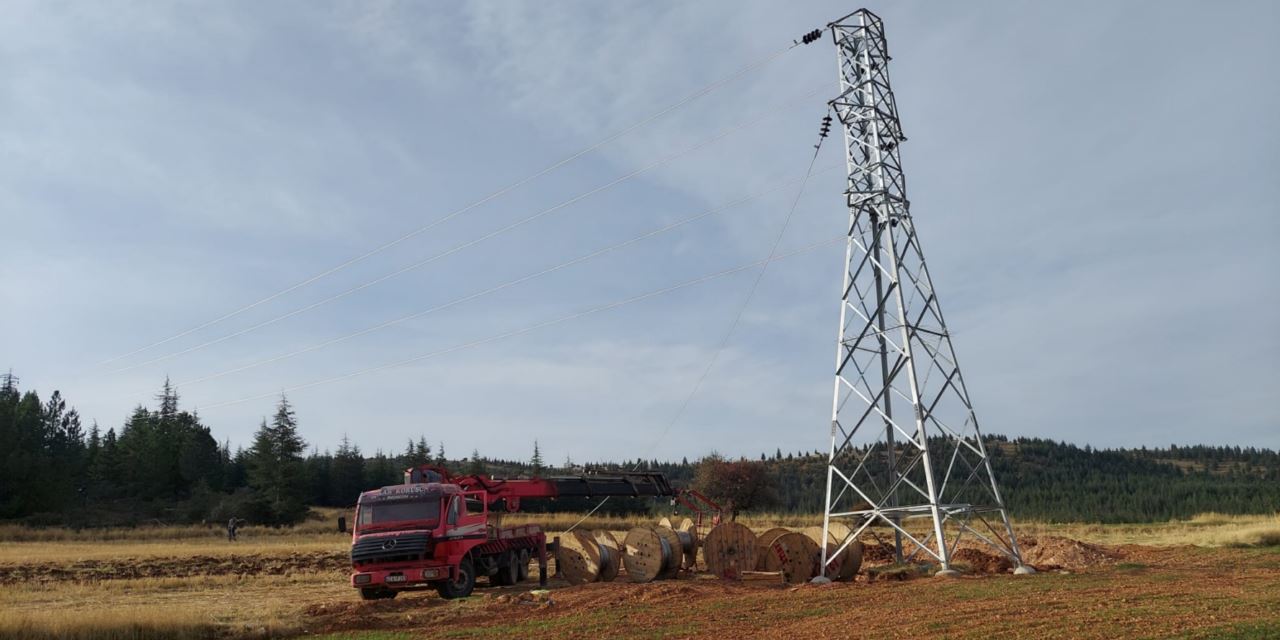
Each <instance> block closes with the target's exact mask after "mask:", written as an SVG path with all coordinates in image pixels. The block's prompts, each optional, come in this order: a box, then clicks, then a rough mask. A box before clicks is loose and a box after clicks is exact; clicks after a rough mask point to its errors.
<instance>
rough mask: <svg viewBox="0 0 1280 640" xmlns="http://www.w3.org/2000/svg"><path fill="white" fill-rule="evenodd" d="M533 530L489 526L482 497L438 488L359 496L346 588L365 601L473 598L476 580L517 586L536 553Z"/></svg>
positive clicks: (540, 541) (541, 541) (424, 485)
mask: <svg viewBox="0 0 1280 640" xmlns="http://www.w3.org/2000/svg"><path fill="white" fill-rule="evenodd" d="M539 545H545V536H543V535H542V532H541V531H540V530H538V528H537V527H528V526H526V527H516V528H509V529H498V528H496V527H492V526H490V523H489V507H488V501H487V500H486V495H485V492H484V491H483V490H475V491H468V490H465V489H463V488H462V487H460V486H458V485H456V484H451V483H443V482H420V483H414V484H403V485H393V486H389V487H383V488H381V489H376V490H373V491H366V492H364V493H362V494H360V498H359V501H358V502H357V504H356V514H355V526H354V528H353V530H352V539H351V565H352V575H351V586H353V587H355V588H357V589H359V590H360V596H361V597H362V598H364V599H366V600H372V599H380V598H394V597H395V596H396V594H397V593H399V592H400V591H407V590H417V589H430V588H434V589H436V590H437V591H439V593H440V595H441V596H443V597H445V598H460V597H466V596H468V595H470V594H471V591H472V589H473V588H474V587H475V582H476V577H477V575H479V576H488V577H489V581H490V583H491V584H515V583H516V582H518V581H519V580H521V579H523V578H524V577H525V576H526V575H527V571H528V564H529V559H530V557H531V553H532V552H533V550H535V549H537V548H538V546H539Z"/></svg>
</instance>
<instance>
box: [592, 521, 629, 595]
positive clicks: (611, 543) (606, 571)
mask: <svg viewBox="0 0 1280 640" xmlns="http://www.w3.org/2000/svg"><path fill="white" fill-rule="evenodd" d="M592 537H594V538H595V540H596V545H597V546H598V547H600V580H601V581H602V582H613V579H614V578H617V577H618V570H619V569H621V568H622V547H619V546H618V539H617V538H614V537H613V534H612V533H609V532H608V531H605V530H603V529H597V530H596V531H594V532H592Z"/></svg>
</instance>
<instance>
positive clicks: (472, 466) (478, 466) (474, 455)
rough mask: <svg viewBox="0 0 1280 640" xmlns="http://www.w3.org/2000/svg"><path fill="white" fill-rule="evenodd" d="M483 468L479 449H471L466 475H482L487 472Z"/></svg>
mask: <svg viewBox="0 0 1280 640" xmlns="http://www.w3.org/2000/svg"><path fill="white" fill-rule="evenodd" d="M487 472H488V470H487V469H485V465H484V459H483V458H481V457H480V450H479V449H472V450H471V459H470V460H468V461H467V475H472V476H482V475H485V473H487Z"/></svg>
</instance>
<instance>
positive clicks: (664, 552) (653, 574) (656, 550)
mask: <svg viewBox="0 0 1280 640" xmlns="http://www.w3.org/2000/svg"><path fill="white" fill-rule="evenodd" d="M664 531H665V532H666V534H665V535H664V534H663V532H664ZM622 546H623V549H624V554H623V557H622V563H623V564H624V565H625V566H626V567H627V579H628V580H630V581H632V582H651V581H653V580H656V579H658V578H674V577H675V576H676V574H677V573H678V572H679V571H680V558H681V556H682V553H681V550H680V539H679V537H677V536H676V534H675V532H674V531H672V530H671V529H664V528H662V527H655V526H640V527H634V528H632V529H631V530H630V531H628V532H627V537H626V539H624V540H623V542H622Z"/></svg>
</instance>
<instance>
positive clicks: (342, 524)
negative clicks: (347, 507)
mask: <svg viewBox="0 0 1280 640" xmlns="http://www.w3.org/2000/svg"><path fill="white" fill-rule="evenodd" d="M346 532H347V517H346V516H338V533H346Z"/></svg>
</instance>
